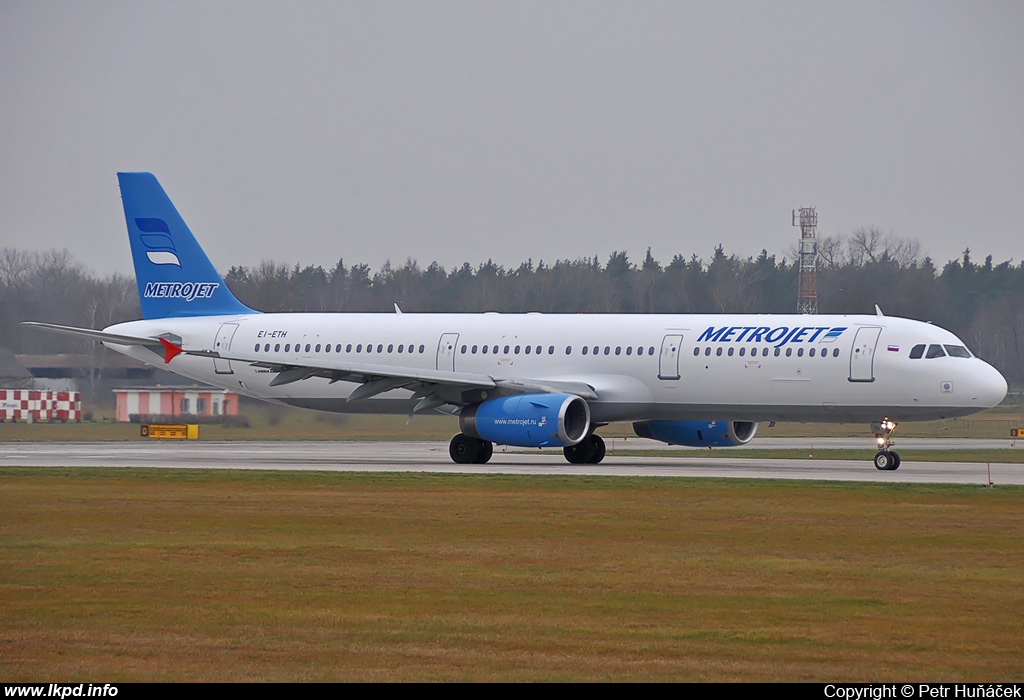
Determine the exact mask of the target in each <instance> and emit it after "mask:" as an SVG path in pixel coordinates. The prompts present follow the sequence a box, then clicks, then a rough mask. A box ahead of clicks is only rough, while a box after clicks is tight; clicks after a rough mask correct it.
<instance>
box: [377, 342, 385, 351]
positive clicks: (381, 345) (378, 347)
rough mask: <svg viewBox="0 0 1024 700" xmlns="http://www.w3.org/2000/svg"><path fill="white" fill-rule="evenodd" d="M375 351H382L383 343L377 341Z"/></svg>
mask: <svg viewBox="0 0 1024 700" xmlns="http://www.w3.org/2000/svg"><path fill="white" fill-rule="evenodd" d="M377 352H384V344H383V343H377Z"/></svg>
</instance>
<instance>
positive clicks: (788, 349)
mask: <svg viewBox="0 0 1024 700" xmlns="http://www.w3.org/2000/svg"><path fill="white" fill-rule="evenodd" d="M786 357H793V348H786Z"/></svg>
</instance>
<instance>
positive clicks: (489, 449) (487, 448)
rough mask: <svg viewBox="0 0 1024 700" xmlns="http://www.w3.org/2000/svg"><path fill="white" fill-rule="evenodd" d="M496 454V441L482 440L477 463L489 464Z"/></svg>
mask: <svg viewBox="0 0 1024 700" xmlns="http://www.w3.org/2000/svg"><path fill="white" fill-rule="evenodd" d="M492 454H494V443H492V442H489V441H487V440H480V454H478V455H477V456H476V462H475V463H476V464H487V462H488V461H489V460H490V459H491V455H492Z"/></svg>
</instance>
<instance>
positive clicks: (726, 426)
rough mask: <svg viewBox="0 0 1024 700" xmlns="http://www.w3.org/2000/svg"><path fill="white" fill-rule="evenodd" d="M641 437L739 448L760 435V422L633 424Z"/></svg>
mask: <svg viewBox="0 0 1024 700" xmlns="http://www.w3.org/2000/svg"><path fill="white" fill-rule="evenodd" d="M633 432H635V433H636V434H637V435H639V436H640V437H645V438H651V439H653V440H661V441H662V442H667V443H668V444H670V445H685V446H686V447H735V446H736V445H745V444H747V443H748V442H750V440H751V439H752V438H753V437H754V434H755V433H757V423H751V422H749V421H738V420H645V421H640V422H637V423H634V424H633Z"/></svg>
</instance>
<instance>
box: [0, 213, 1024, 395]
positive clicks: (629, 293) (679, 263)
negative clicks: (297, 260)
mask: <svg viewBox="0 0 1024 700" xmlns="http://www.w3.org/2000/svg"><path fill="white" fill-rule="evenodd" d="M793 259H795V251H793V250H791V251H789V252H788V254H787V255H785V256H782V257H778V256H776V255H769V254H768V252H767V251H766V250H763V251H761V253H760V255H758V256H756V257H747V258H740V257H737V256H735V255H727V254H726V253H725V251H724V250H723V248H722V247H721V246H718V247H717V248H715V250H714V253H713V254H712V256H711V258H710V260H708V261H704V260H702V259H701V258H699V257H698V256H697V255H696V254H690V255H689V256H684V255H676V256H674V257H673V258H672V260H670V261H668V262H667V263H666V264H663V263H661V262H660V261H658V260H656V259H655V258H654V257H653V256H652V255H651V252H650V249H648V250H647V254H646V256H644V258H643V259H641V260H640V261H639V262H633V261H632V260H630V258H629V256H628V254H627V253H626V251H618V252H615V253H612V255H611V256H610V257H609V258H608V260H607V261H606V262H604V263H602V262H601V260H599V259H598V258H597V257H583V258H579V259H576V260H556V261H554V262H552V263H546V262H544V261H540V262H537V263H536V264H535V263H534V262H533V261H532V260H527V261H526V262H524V263H522V264H520V265H519V266H518V267H515V268H505V267H503V266H501V265H497V264H495V263H493V262H492V261H490V260H489V261H487V262H486V263H481V264H479V265H477V266H475V267H474V266H472V265H470V264H469V263H464V264H463V265H462V266H461V267H458V268H454V269H451V270H446V269H445V268H444V267H442V266H440V265H438V264H437V263H436V262H435V263H431V264H430V265H428V266H426V267H421V266H420V265H419V264H418V263H417V262H416V261H414V260H406V262H405V263H404V264H402V265H401V266H396V265H392V264H391V263H390V262H388V263H385V264H384V265H383V266H382V267H381V268H380V269H379V270H377V271H373V270H371V269H370V268H369V267H368V266H367V265H363V264H356V265H352V266H346V265H345V264H344V261H343V260H339V261H338V262H337V263H336V264H335V265H333V266H331V267H328V268H324V267H322V266H321V265H306V266H304V267H303V266H300V265H291V266H289V265H284V264H280V263H275V262H271V261H265V262H263V263H261V264H259V265H257V266H254V267H251V268H250V267H232V268H231V269H230V270H228V272H227V274H226V275H225V276H224V278H225V282H226V283H227V284H228V286H229V287H230V288H231V290H232V291H233V292H234V293H235V294H236V295H237V296H238V298H239V299H240V300H241V301H242V302H243V303H245V304H247V305H249V306H251V307H253V308H255V309H259V310H261V311H268V312H273V311H306V312H331V311H349V312H359V311H379V312H391V311H392V310H393V308H394V307H393V305H394V304H395V303H397V304H398V305H399V306H400V307H401V308H402V310H403V311H406V312H422V313H429V312H441V311H453V312H480V311H501V312H525V311H541V312H547V313H577V312H582V313H792V312H794V310H795V307H796V291H797V267H796V265H795V264H794V263H793V262H792V260H793ZM818 299H819V301H818V306H819V311H820V312H821V313H839V314H843V313H874V305H875V304H878V305H879V306H880V307H881V308H882V309H883V311H884V312H885V313H886V314H889V315H894V316H906V317H909V318H916V319H920V320H926V321H933V322H934V323H936V324H938V325H940V326H942V327H944V328H948V329H949V330H951V331H953V332H954V333H956V334H957V335H959V336H960V337H961V338H963V339H964V340H965V341H966V342H967V343H968V344H969V345H970V346H971V348H972V349H973V350H974V351H975V352H976V353H977V354H979V355H980V356H982V357H984V358H985V359H987V360H989V361H991V362H992V363H993V364H995V365H996V366H997V367H998V368H999V369H1000V370H1001V371H1002V372H1003V373H1004V374H1005V375H1006V376H1007V377H1008V378H1009V379H1011V381H1013V382H1014V383H1015V384H1017V385H1020V383H1021V382H1022V380H1024V265H1022V264H1018V265H1013V264H1012V262H1010V261H1006V262H1003V263H1000V264H994V263H993V261H992V258H991V256H989V257H987V258H986V259H985V261H984V262H982V263H980V264H979V263H976V262H974V260H973V259H972V257H971V253H970V250H967V251H965V252H964V254H963V256H962V257H961V258H959V259H957V260H951V261H949V262H947V263H946V264H945V265H943V266H942V268H941V269H938V268H937V267H936V265H935V263H934V262H933V261H932V260H931V259H930V258H928V257H925V258H923V259H921V258H920V245H919V244H918V243H917V242H916V241H913V240H909V239H905V238H900V237H898V236H894V235H892V234H884V233H882V232H881V231H880V230H879V229H877V228H875V227H870V228H862V229H858V230H856V231H854V232H853V233H851V234H849V235H847V236H830V237H825V238H823V239H821V240H820V241H819V257H818ZM138 317H139V305H138V296H137V291H136V287H135V282H134V280H133V279H132V278H129V277H123V276H120V275H111V276H108V277H106V278H102V279H101V278H98V277H96V276H95V275H93V274H90V273H89V272H88V271H86V270H85V269H84V268H83V267H82V266H81V265H79V264H77V263H75V262H74V260H73V259H72V256H71V255H70V254H69V253H68V252H67V251H66V250H65V251H49V252H45V253H35V252H25V251H20V250H16V249H13V248H4V249H2V250H0V333H2V336H0V346H5V347H8V348H10V349H11V350H13V351H14V352H16V353H50V352H93V353H95V358H96V362H95V364H96V366H97V368H98V369H99V368H101V366H102V361H103V360H102V353H101V352H100V351H99V350H96V349H94V348H93V347H92V343H89V342H84V343H83V342H76V341H75V340H74V339H71V338H67V337H64V336H57V335H51V334H45V333H39V332H37V331H32V330H29V329H24V328H21V327H19V326H18V325H17V324H18V322H20V321H22V320H41V321H49V322H53V323H64V324H68V325H78V326H89V327H93V328H102V327H104V326H107V325H110V324H112V323H117V322H120V321H125V320H130V319H135V318H138Z"/></svg>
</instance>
